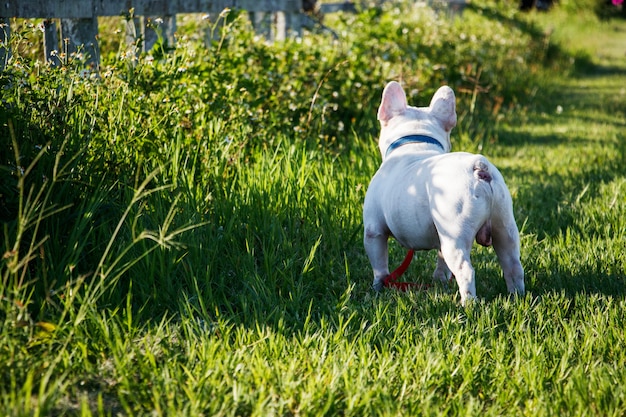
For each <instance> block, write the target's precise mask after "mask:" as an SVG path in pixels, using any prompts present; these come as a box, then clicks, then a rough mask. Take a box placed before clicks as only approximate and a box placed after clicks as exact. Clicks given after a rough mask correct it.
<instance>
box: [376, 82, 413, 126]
mask: <svg viewBox="0 0 626 417" xmlns="http://www.w3.org/2000/svg"><path fill="white" fill-rule="evenodd" d="M406 107H407V103H406V94H404V90H403V89H402V86H401V85H400V84H399V83H398V82H396V81H391V82H390V83H389V84H387V86H386V87H385V89H384V90H383V99H382V101H381V103H380V107H379V108H378V120H380V121H381V122H388V121H389V120H390V119H391V118H392V117H394V116H397V115H398V114H402V113H404V111H405V110H406Z"/></svg>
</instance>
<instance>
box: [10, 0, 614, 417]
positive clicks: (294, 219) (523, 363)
mask: <svg viewBox="0 0 626 417" xmlns="http://www.w3.org/2000/svg"><path fill="white" fill-rule="evenodd" d="M551 13H552V14H546V15H530V16H527V15H518V14H517V13H516V12H515V11H514V10H513V9H510V8H504V7H503V8H499V9H498V8H489V7H487V6H484V7H483V6H481V5H480V4H476V5H474V7H473V8H468V10H467V11H466V13H465V14H464V16H463V19H460V20H456V21H450V20H447V17H446V18H439V17H437V16H435V15H433V14H432V13H430V12H428V11H427V10H426V9H423V8H418V9H413V8H411V7H409V6H406V5H404V6H401V7H400V8H388V9H387V8H385V9H377V8H371V9H368V10H366V11H365V12H364V13H363V14H360V15H356V16H354V15H337V16H334V17H333V18H330V19H328V21H326V24H329V25H333V28H334V29H335V30H336V32H337V33H339V34H340V35H341V39H340V40H339V41H335V40H333V39H332V36H330V35H328V34H324V33H322V34H313V33H311V34H307V35H306V36H305V37H303V38H302V39H300V40H288V41H286V42H285V43H277V44H273V45H270V44H268V43H266V42H265V41H263V40H262V39H259V38H257V37H255V35H254V33H253V32H251V31H250V28H249V27H248V24H247V23H246V22H245V19H244V17H245V15H239V14H236V13H234V12H233V16H230V18H229V19H232V20H229V21H228V22H227V24H226V25H225V26H224V28H225V30H223V31H221V32H220V34H221V37H220V38H219V39H216V40H215V42H214V43H213V44H212V45H211V46H209V47H206V46H205V45H204V44H203V43H202V40H203V39H204V36H203V35H202V36H197V37H194V36H192V35H191V34H192V32H193V31H192V29H193V26H194V25H197V29H198V30H199V31H200V33H203V31H206V30H211V28H212V27H211V25H214V24H215V22H210V21H205V20H201V19H200V20H195V21H191V20H186V21H185V23H184V30H183V31H182V32H184V33H183V34H184V35H185V36H186V37H185V36H181V37H180V42H179V43H178V46H177V48H176V50H174V51H172V52H171V53H169V54H165V55H159V54H157V53H154V54H153V53H149V54H146V55H142V56H140V57H139V59H138V61H137V62H136V63H133V62H131V59H132V57H130V56H128V55H127V54H126V52H125V50H124V49H125V48H124V47H122V46H120V45H122V44H121V43H120V44H118V43H117V41H119V40H120V39H117V40H116V39H110V40H107V43H104V45H103V47H104V49H105V50H107V53H105V54H104V55H103V57H104V60H103V67H102V72H101V74H100V77H84V74H83V73H82V68H81V65H80V63H79V62H73V63H72V62H70V64H69V65H67V66H66V67H64V68H60V69H48V68H46V67H45V66H43V65H42V64H39V63H36V61H32V60H30V58H29V56H28V51H29V49H28V47H27V46H23V47H22V49H21V51H22V52H19V53H16V55H15V56H16V57H18V58H19V60H17V61H13V62H12V63H11V65H10V66H9V68H8V70H7V71H6V72H5V73H3V74H2V75H0V83H1V86H2V101H1V104H0V105H1V106H2V107H1V108H0V109H1V110H2V113H0V129H1V130H0V140H1V141H2V142H1V143H2V145H3V146H2V147H0V158H2V159H1V160H0V165H1V166H0V179H1V181H0V203H1V204H0V216H1V217H0V218H1V219H2V224H1V225H0V227H1V229H0V230H2V233H1V234H0V254H1V255H2V259H1V260H0V279H1V282H0V339H1V340H2V343H1V344H0V410H1V411H0V414H2V415H16V416H19V415H67V414H69V415H77V414H80V415H118V414H121V415H147V414H154V415H258V416H266V415H354V416H362V415H468V416H472V415H475V416H496V415H498V416H499V415H533V416H542V415H545V416H552V415H603V416H604V415H616V416H617V415H623V414H624V413H626V398H625V397H624V395H623V393H622V392H623V391H624V381H626V375H625V371H624V370H625V369H626V366H625V365H626V354H625V353H624V349H623V346H624V343H625V342H626V341H625V340H624V332H623V329H624V327H625V326H626V322H625V321H626V315H625V313H624V312H625V311H626V305H625V303H626V301H625V299H624V289H625V288H626V282H625V280H626V272H625V271H626V254H625V252H624V250H623V249H624V247H625V245H626V243H625V242H626V224H625V220H624V218H625V217H626V216H625V213H626V206H625V201H626V200H624V198H623V195H624V192H625V191H626V179H625V177H624V171H623V166H624V162H626V161H625V159H624V158H625V152H624V149H625V147H624V133H623V127H624V125H626V121H625V117H626V116H625V114H624V110H623V106H622V103H623V93H622V92H621V90H620V89H619V88H616V86H620V85H624V72H623V67H620V65H621V64H619V63H620V60H619V46H618V45H619V44H620V39H621V41H623V40H624V36H623V35H624V33H626V26H625V25H624V23H623V22H618V21H612V22H608V23H601V24H600V23H598V21H597V20H595V19H593V18H591V17H571V18H569V17H568V15H567V14H565V13H564V12H563V11H562V10H555V11H553V12H551ZM105 23H106V24H107V25H111V26H114V23H112V22H105ZM555 23H558V24H555ZM592 24H593V25H594V26H592ZM596 24H597V25H596ZM549 25H554V31H553V32H552V33H551V34H550V32H549V31H546V28H548V26H549ZM187 26H188V27H187ZM217 27H218V26H216V28H217ZM591 27H593V33H594V35H593V39H586V38H585V36H586V33H588V32H589V31H592V29H590V28H591ZM25 30H26V33H20V32H19V31H18V32H17V33H16V34H15V36H16V38H15V42H28V40H27V38H28V36H27V35H28V30H31V29H29V28H28V27H26V29H25ZM220 30H221V29H220ZM107 33H108V34H109V35H108V36H115V31H114V30H108V31H107ZM21 36H24V37H21ZM600 39H605V40H606V42H603V41H601V40H600ZM570 40H571V43H570ZM107 45H108V46H107ZM622 45H623V43H622ZM606 57H610V59H608V58H606ZM577 62H582V63H583V64H581V65H577ZM607 68H608V69H607ZM391 78H395V79H401V80H402V81H403V82H404V83H405V85H406V86H407V90H409V91H410V100H411V102H412V103H413V104H417V105H424V104H426V103H427V102H428V101H429V99H430V96H429V94H430V93H431V92H432V91H433V90H434V89H435V88H436V87H438V86H439V84H441V83H449V84H450V85H452V86H453V87H454V88H455V89H456V90H457V95H458V108H459V126H458V127H457V128H456V129H455V130H454V131H453V145H454V148H455V150H465V151H481V152H483V153H484V154H485V155H487V156H488V157H489V158H490V159H491V160H492V161H493V162H494V163H496V165H498V166H499V167H500V168H501V170H502V172H503V173H504V175H505V178H506V181H507V183H508V185H509V187H510V189H511V191H512V194H513V198H514V204H515V212H516V218H517V220H518V224H519V226H520V230H521V238H522V260H523V264H524V267H525V271H526V283H527V289H528V294H527V296H525V297H522V298H519V299H516V298H509V297H508V296H507V295H506V287H505V285H504V282H503V280H502V278H501V272H500V269H499V267H498V265H497V262H496V260H495V257H494V254H493V251H492V250H491V249H485V248H476V250H475V252H474V254H473V256H474V258H473V260H474V264H475V266H476V270H477V285H478V294H479V295H480V297H481V300H480V301H479V302H476V303H473V304H471V305H469V306H468V307H467V308H462V307H461V306H460V305H459V302H458V297H457V295H456V288H455V286H454V284H452V285H450V286H449V287H445V286H443V285H437V286H435V287H434V288H432V289H431V290H429V291H426V292H415V293H406V294H404V293H396V292H385V293H382V294H378V295H377V294H375V293H373V291H372V290H371V288H370V286H371V279H372V273H371V270H370V266H369V263H368V261H367V258H366V256H365V253H364V250H363V247H362V243H361V240H362V221H361V207H362V201H363V198H364V195H365V190H366V188H367V184H368V182H369V179H370V178H371V176H372V175H373V173H374V172H375V170H376V168H377V166H378V164H379V161H380V156H379V154H378V150H377V148H376V142H375V137H376V134H377V129H378V127H377V122H376V120H375V114H376V107H377V105H378V101H379V97H380V93H381V88H382V86H383V85H384V83H385V82H386V81H388V80H389V79H391ZM403 255H404V250H403V249H402V248H401V247H399V246H398V245H397V244H395V243H393V244H392V245H391V255H390V258H391V263H392V265H394V264H396V263H398V262H400V260H401V259H402V257H403ZM433 267H434V254H432V253H430V254H426V253H424V254H419V255H418V257H417V258H416V259H415V260H414V262H413V265H412V266H411V268H410V270H409V272H408V276H407V279H409V280H415V281H420V282H430V276H431V273H432V268H433Z"/></svg>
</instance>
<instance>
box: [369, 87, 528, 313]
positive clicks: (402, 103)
mask: <svg viewBox="0 0 626 417" xmlns="http://www.w3.org/2000/svg"><path fill="white" fill-rule="evenodd" d="M378 120H379V121H380V125H381V132H380V138H379V141H378V147H379V149H380V152H381V154H382V164H381V165H380V167H379V169H378V171H377V172H376V174H375V175H374V177H373V178H372V180H371V182H370V184H369V187H368V189H367V192H366V195H365V200H364V203H363V225H364V236H363V243H364V246H365V251H366V253H367V256H368V258H369V261H370V263H371V265H372V269H373V270H374V284H373V287H374V289H375V290H376V291H380V290H382V288H383V285H384V283H385V278H386V277H388V276H389V266H388V246H387V244H388V239H389V237H393V238H395V239H396V241H398V242H399V243H400V244H401V245H402V246H403V247H405V248H408V249H411V250H431V249H437V250H438V257H437V266H436V268H435V271H434V273H433V278H434V279H436V280H440V281H443V282H447V281H448V280H450V279H451V278H452V276H453V277H454V278H455V279H456V282H457V285H458V288H459V293H460V296H461V304H462V305H466V303H467V302H468V300H471V299H475V298H476V281H475V276H474V275H475V273H474V268H473V267H472V263H471V261H470V252H471V249H472V245H473V242H474V240H476V242H477V243H479V244H481V245H483V246H491V245H493V247H494V249H495V252H496V254H497V256H498V261H499V263H500V266H501V268H502V272H503V275H504V279H505V281H506V285H507V289H508V291H509V292H510V293H513V294H520V295H521V294H524V269H523V268H522V264H521V262H520V239H519V231H518V229H517V225H516V223H515V217H514V215H513V202H512V199H511V194H510V193H509V190H508V188H507V186H506V184H505V182H504V178H503V177H502V175H501V174H500V171H498V169H497V168H496V167H495V166H494V165H493V164H492V163H491V162H489V161H488V160H487V158H485V157H484V156H482V155H477V154H471V153H466V152H450V150H451V143H450V131H451V130H452V128H454V127H455V126H456V121H457V116H456V97H455V95H454V91H453V90H452V89H451V88H450V87H448V86H443V87H441V88H439V89H438V90H437V92H436V93H435V94H434V96H433V97H432V100H431V102H430V105H429V106H428V107H413V106H409V105H408V104H407V99H406V94H405V92H404V90H403V88H402V86H401V85H400V84H399V83H398V82H395V81H392V82H390V83H388V84H387V86H386V87H385V89H384V91H383V94H382V101H381V104H380V107H379V109H378Z"/></svg>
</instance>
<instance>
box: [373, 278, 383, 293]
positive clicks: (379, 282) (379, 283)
mask: <svg viewBox="0 0 626 417" xmlns="http://www.w3.org/2000/svg"><path fill="white" fill-rule="evenodd" d="M383 282H384V279H383V278H375V279H374V283H373V284H372V288H373V289H374V291H376V292H381V291H382V290H383V287H384V285H383Z"/></svg>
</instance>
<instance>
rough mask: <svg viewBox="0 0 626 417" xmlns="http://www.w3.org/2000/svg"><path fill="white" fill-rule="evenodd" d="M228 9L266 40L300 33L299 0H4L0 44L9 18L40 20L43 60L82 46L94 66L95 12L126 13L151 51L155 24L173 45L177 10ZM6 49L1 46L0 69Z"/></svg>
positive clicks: (130, 37) (131, 32)
mask: <svg viewBox="0 0 626 417" xmlns="http://www.w3.org/2000/svg"><path fill="white" fill-rule="evenodd" d="M226 8H231V9H242V10H246V11H248V12H249V13H250V17H251V20H252V23H253V25H254V27H255V30H257V31H258V32H260V33H262V34H264V35H266V36H267V37H268V38H270V39H284V38H285V37H286V36H287V35H288V34H289V33H297V34H299V33H300V31H301V22H300V16H301V11H302V0H4V1H2V2H1V4H0V24H2V27H0V42H2V44H1V45H7V41H8V39H9V36H10V26H9V19H10V18H13V17H16V18H44V19H46V20H44V22H43V31H44V51H45V55H46V61H47V62H50V63H51V64H53V65H55V64H58V63H59V61H58V60H59V58H58V56H57V54H55V51H63V52H66V53H67V54H70V53H72V52H75V51H77V50H78V48H81V52H83V53H84V55H85V56H86V57H87V60H88V63H89V65H91V66H93V67H97V66H98V65H99V51H98V46H97V45H98V43H97V41H96V38H97V35H98V16H125V17H126V19H125V22H126V37H127V41H128V42H129V43H131V44H134V43H135V41H136V39H138V38H139V37H141V39H142V40H143V42H142V43H141V44H142V48H143V49H144V50H150V49H151V48H152V47H153V46H154V44H155V42H156V41H157V39H158V35H157V32H156V31H155V23H156V22H158V27H159V30H160V31H161V34H162V36H163V38H164V39H166V40H168V41H169V42H170V43H172V42H173V41H174V32H175V31H176V14H178V13H181V14H182V13H204V14H207V15H209V16H211V17H213V16H214V15H215V16H217V15H218V14H219V13H221V12H222V11H223V10H224V9H226ZM53 19H54V20H53ZM57 19H60V26H61V27H60V37H59V30H58V29H59V28H58V27H57V23H56V20H57ZM60 40H62V42H63V44H61V43H60V42H59V41H60ZM8 53H9V51H8V50H7V49H6V48H4V47H0V68H2V67H3V66H4V64H5V62H6V58H7V56H8Z"/></svg>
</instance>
